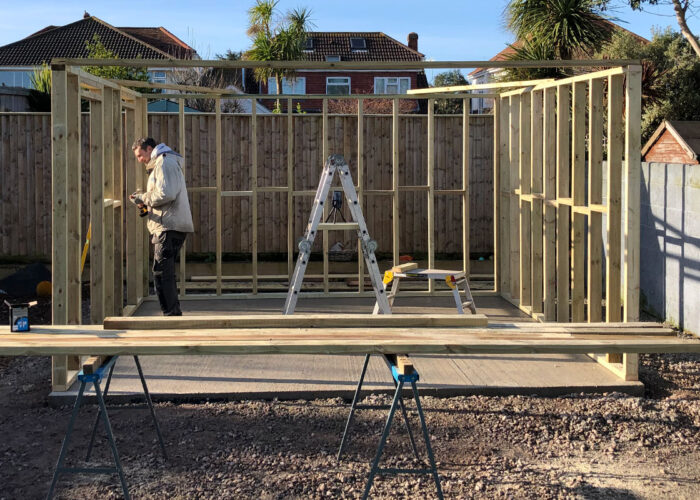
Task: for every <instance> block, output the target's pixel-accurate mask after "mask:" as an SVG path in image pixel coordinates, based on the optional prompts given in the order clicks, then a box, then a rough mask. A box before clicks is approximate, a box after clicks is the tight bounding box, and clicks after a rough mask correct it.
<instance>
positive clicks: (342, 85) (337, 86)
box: [326, 76, 350, 95]
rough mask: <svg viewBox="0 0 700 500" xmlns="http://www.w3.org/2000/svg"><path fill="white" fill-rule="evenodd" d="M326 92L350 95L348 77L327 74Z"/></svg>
mask: <svg viewBox="0 0 700 500" xmlns="http://www.w3.org/2000/svg"><path fill="white" fill-rule="evenodd" d="M326 94H329V95H350V77H349V76H329V77H328V78H326Z"/></svg>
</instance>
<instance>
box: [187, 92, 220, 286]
mask: <svg viewBox="0 0 700 500" xmlns="http://www.w3.org/2000/svg"><path fill="white" fill-rule="evenodd" d="M180 101H182V99H180ZM214 103H215V106H216V294H217V295H221V274H222V270H221V250H222V248H221V218H222V214H221V167H222V160H223V158H222V156H223V153H224V145H223V142H222V140H221V98H220V97H217V98H216V99H215V100H214Z"/></svg>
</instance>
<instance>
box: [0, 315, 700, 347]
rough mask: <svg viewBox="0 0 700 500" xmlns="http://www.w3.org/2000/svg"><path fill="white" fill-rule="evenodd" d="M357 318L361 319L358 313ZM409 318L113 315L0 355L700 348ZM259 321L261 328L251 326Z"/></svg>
mask: <svg viewBox="0 0 700 500" xmlns="http://www.w3.org/2000/svg"><path fill="white" fill-rule="evenodd" d="M358 316H362V320H359V319H355V318H357V317H358ZM404 316H405V318H409V317H410V318H413V319H415V318H416V316H414V315H404ZM404 316H401V315H392V316H381V315H379V316H369V315H338V316H326V317H325V318H323V317H321V315H309V316H308V317H305V316H302V315H293V316H279V315H275V316H274V321H275V323H274V324H271V323H270V322H269V321H271V319H270V318H272V317H267V320H266V317H265V316H262V317H261V316H255V317H254V318H253V317H252V316H234V317H231V316H229V317H220V318H217V317H209V316H206V317H202V318H201V319H200V318H196V317H182V318H119V319H117V318H114V319H109V320H108V321H106V324H107V325H109V326H110V327H113V328H107V329H103V327H102V326H99V325H82V326H55V325H54V326H41V327H33V328H32V331H31V332H30V333H23V334H13V333H10V332H9V327H4V328H3V329H2V330H0V332H1V333H2V334H0V355H61V354H73V355H167V354H188V355H194V354H349V353H363V354H366V353H371V354H404V353H407V352H409V353H415V354H419V353H420V354H423V353H425V354H470V353H484V354H486V353H492V354H493V353H513V354H517V353H609V352H628V353H635V352H638V353H639V352H700V340H697V339H692V340H689V339H682V338H678V337H677V336H676V335H675V333H674V331H673V330H672V329H670V328H667V327H664V326H663V325H659V324H656V323H578V324H577V323H567V324H556V323H549V324H547V323H544V324H543V323H498V324H490V325H485V324H483V325H478V326H469V322H470V321H476V322H482V323H484V319H483V318H480V317H479V315H450V316H448V315H440V316H439V318H441V319H444V320H445V321H457V320H456V319H454V318H453V317H452V316H455V317H459V320H460V323H459V325H460V326H455V325H454V324H453V325H450V326H444V325H430V326H415V323H414V324H413V325H412V326H407V325H405V324H401V323H400V322H401V321H408V319H404ZM310 318H315V319H314V320H313V321H315V322H316V323H314V324H315V326H312V327H309V325H310V324H312V323H311V319H310ZM351 318H353V319H351ZM369 318H372V319H369ZM384 320H389V321H392V323H390V324H391V326H386V323H384V324H382V321H384ZM256 321H257V322H258V323H257V326H251V325H252V324H253V323H254V322H256ZM280 321H283V322H284V323H283V324H281V323H279V322H280ZM297 321H299V323H297ZM424 321H427V322H436V321H438V315H435V316H430V315H427V316H426V317H425V318H424ZM229 322H233V323H234V324H235V325H236V327H230V323H229ZM329 322H330V323H329ZM353 322H354V323H353ZM217 323H218V324H220V325H221V327H218V328H217V327H216V326H215V325H216V324H217ZM146 324H148V326H150V327H151V328H145V327H144V325H146ZM118 325H119V327H118V328H117V326H118ZM368 325H369V326H368ZM131 326H134V327H137V328H136V329H131V328H130V327H131Z"/></svg>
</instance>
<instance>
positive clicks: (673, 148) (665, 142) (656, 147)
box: [643, 130, 698, 165]
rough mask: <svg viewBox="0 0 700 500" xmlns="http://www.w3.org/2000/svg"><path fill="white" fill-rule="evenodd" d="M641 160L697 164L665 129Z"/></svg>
mask: <svg viewBox="0 0 700 500" xmlns="http://www.w3.org/2000/svg"><path fill="white" fill-rule="evenodd" d="M643 161H645V162H650V163H652V162H655V163H685V164H687V165H697V164H698V161H697V160H696V159H695V158H693V157H692V156H690V155H689V154H688V152H687V151H686V150H685V149H683V147H682V146H681V145H680V144H679V143H678V141H677V140H676V138H675V137H674V136H673V134H671V132H669V131H668V130H665V131H664V132H663V133H662V134H661V137H659V138H658V139H657V141H656V142H655V143H654V144H653V145H652V146H651V148H650V149H649V151H648V152H647V154H646V155H644V159H643Z"/></svg>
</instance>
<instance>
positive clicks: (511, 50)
mask: <svg viewBox="0 0 700 500" xmlns="http://www.w3.org/2000/svg"><path fill="white" fill-rule="evenodd" d="M600 23H601V24H602V25H603V26H605V27H606V28H607V29H608V30H610V32H612V33H615V32H624V33H629V34H630V35H632V36H633V37H634V38H635V39H636V40H637V41H638V42H640V43H643V44H647V43H649V40H647V39H646V38H644V37H643V36H640V35H638V34H636V33H634V32H632V31H630V30H628V29H626V28H623V27H622V26H620V25H619V24H615V23H613V22H612V21H608V20H607V19H601V20H600ZM522 44H523V42H522V40H516V41H515V42H513V43H511V44H508V45H507V46H506V48H505V49H503V50H502V51H500V52H499V53H498V54H496V55H495V56H493V57H492V58H491V59H489V61H507V60H508V59H509V58H510V57H511V56H512V55H513V54H515V49H517V48H520V47H521V46H522ZM580 59H588V56H586V55H582V56H581V57H580ZM485 69H486V68H476V69H475V70H473V71H472V72H471V73H469V75H468V76H472V77H473V76H476V74H477V73H481V72H482V71H484V70H485Z"/></svg>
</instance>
